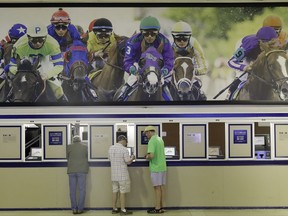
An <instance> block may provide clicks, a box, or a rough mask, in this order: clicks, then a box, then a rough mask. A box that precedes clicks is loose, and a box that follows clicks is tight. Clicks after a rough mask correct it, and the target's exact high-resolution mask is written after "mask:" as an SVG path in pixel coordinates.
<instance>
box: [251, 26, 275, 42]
mask: <svg viewBox="0 0 288 216" xmlns="http://www.w3.org/2000/svg"><path fill="white" fill-rule="evenodd" d="M256 37H257V38H258V39H259V40H262V41H264V42H267V41H270V40H272V39H274V38H277V33H276V31H275V30H274V29H273V28H272V27H270V26H264V27H262V28H260V29H259V30H258V32H257V33H256Z"/></svg>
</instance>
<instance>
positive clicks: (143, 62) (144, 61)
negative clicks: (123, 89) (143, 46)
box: [138, 58, 146, 68]
mask: <svg viewBox="0 0 288 216" xmlns="http://www.w3.org/2000/svg"><path fill="white" fill-rule="evenodd" d="M145 63H146V59H144V58H142V59H140V60H139V63H138V65H139V67H140V68H142V67H143V66H144V65H145Z"/></svg>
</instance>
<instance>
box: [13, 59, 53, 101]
mask: <svg viewBox="0 0 288 216" xmlns="http://www.w3.org/2000/svg"><path fill="white" fill-rule="evenodd" d="M38 64H39V59H38V60H37V61H35V62H34V64H32V63H31V61H30V60H28V59H23V60H19V59H17V72H16V74H15V76H14V78H13V79H12V80H11V86H12V88H11V96H10V97H9V98H8V100H9V101H10V102H47V101H49V102H56V98H55V97H54V95H53V93H52V90H51V89H50V88H49V87H48V86H46V82H44V81H43V80H42V78H41V76H40V73H39V71H38V70H37V67H38Z"/></svg>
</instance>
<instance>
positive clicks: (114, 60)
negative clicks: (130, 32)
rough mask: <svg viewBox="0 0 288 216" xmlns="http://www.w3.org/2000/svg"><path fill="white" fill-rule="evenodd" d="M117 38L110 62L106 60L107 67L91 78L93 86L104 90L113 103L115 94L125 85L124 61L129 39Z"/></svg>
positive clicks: (109, 55) (109, 54)
mask: <svg viewBox="0 0 288 216" xmlns="http://www.w3.org/2000/svg"><path fill="white" fill-rule="evenodd" d="M115 38H116V43H115V44H114V45H112V46H111V47H110V49H109V52H108V60H107V61H106V60H104V63H105V65H104V67H103V68H102V70H100V71H96V72H94V73H93V72H90V73H91V75H90V76H89V77H91V78H90V79H91V82H92V83H93V85H94V86H95V87H96V88H97V89H100V90H103V92H104V94H105V97H106V100H107V101H112V99H113V96H114V94H115V92H116V91H117V89H119V88H120V86H121V85H122V84H123V83H124V70H123V60H124V55H125V48H126V41H127V39H128V37H126V36H117V37H115ZM95 73H96V74H95Z"/></svg>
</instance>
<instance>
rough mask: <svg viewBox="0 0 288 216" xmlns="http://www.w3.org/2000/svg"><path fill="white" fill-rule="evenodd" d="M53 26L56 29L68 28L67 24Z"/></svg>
mask: <svg viewBox="0 0 288 216" xmlns="http://www.w3.org/2000/svg"><path fill="white" fill-rule="evenodd" d="M54 27H55V29H56V30H58V31H59V30H60V29H62V30H67V29H68V25H64V24H58V25H54Z"/></svg>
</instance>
